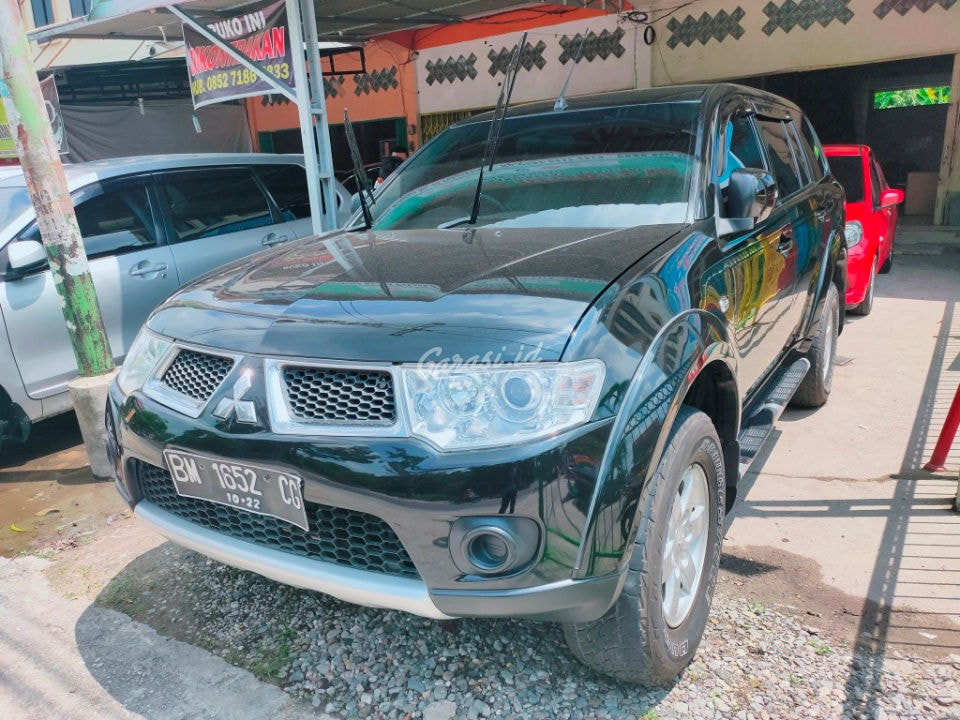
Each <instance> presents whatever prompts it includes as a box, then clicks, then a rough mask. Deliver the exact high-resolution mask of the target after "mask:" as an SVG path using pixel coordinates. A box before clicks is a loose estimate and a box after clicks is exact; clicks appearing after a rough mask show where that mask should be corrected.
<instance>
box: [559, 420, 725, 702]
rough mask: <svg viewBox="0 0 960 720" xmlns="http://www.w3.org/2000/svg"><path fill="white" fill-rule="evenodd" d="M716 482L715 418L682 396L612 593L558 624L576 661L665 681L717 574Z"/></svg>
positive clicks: (623, 675) (721, 484)
mask: <svg viewBox="0 0 960 720" xmlns="http://www.w3.org/2000/svg"><path fill="white" fill-rule="evenodd" d="M725 492H726V481H725V477H724V465H723V453H722V451H721V449H720V439H719V437H718V436H717V431H716V428H715V427H714V426H713V423H712V422H711V421H710V418H709V417H707V416H706V415H705V414H704V413H702V412H700V411H698V410H695V409H693V408H690V407H687V406H683V407H682V408H681V409H680V413H679V414H678V415H677V420H676V423H675V424H674V426H673V430H672V431H671V433H670V440H669V442H668V444H667V449H666V450H665V451H664V455H663V458H662V460H661V461H660V465H659V467H658V468H657V472H656V474H655V475H654V476H653V478H652V479H651V481H650V482H649V483H647V486H646V487H645V488H644V489H643V492H642V493H641V495H640V502H639V508H640V510H639V512H640V513H641V516H640V527H639V530H638V532H637V538H636V540H635V541H634V547H633V553H632V554H631V556H630V564H629V566H628V568H627V578H626V582H625V584H624V587H623V591H622V592H621V594H620V597H619V598H618V599H617V601H616V602H615V603H614V605H613V607H611V608H610V609H609V610H608V611H607V612H606V614H605V615H604V616H603V617H601V618H600V619H599V620H595V621H594V622H589V623H570V624H567V625H565V626H564V635H565V636H566V640H567V644H568V645H569V646H570V650H571V651H572V652H573V654H574V655H575V656H576V657H577V658H578V659H579V660H580V661H581V662H583V663H584V664H585V665H587V666H589V667H591V668H593V669H594V670H596V671H598V672H601V673H604V674H605V675H609V676H610V677H613V678H616V679H618V680H625V681H627V682H633V683H639V684H641V685H646V686H656V685H661V684H663V683H666V682H669V681H670V680H672V679H673V678H675V677H676V676H677V675H678V674H680V672H681V671H682V670H683V669H684V668H685V667H686V666H687V665H688V664H689V663H690V661H691V660H692V659H693V656H694V655H695V654H696V651H697V647H698V646H699V644H700V639H701V638H702V636H703V631H704V628H705V627H706V624H707V617H708V615H709V613H710V602H711V600H712V598H713V590H714V587H715V585H716V582H717V571H718V568H719V566H720V548H721V544H722V542H723V515H724V505H725V498H724V496H725ZM685 496H686V500H684V497H685ZM698 518H699V522H698V520H697V519H698ZM701 552H702V558H701ZM698 559H699V563H698ZM671 600H673V601H674V602H671Z"/></svg>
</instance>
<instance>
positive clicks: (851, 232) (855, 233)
mask: <svg viewBox="0 0 960 720" xmlns="http://www.w3.org/2000/svg"><path fill="white" fill-rule="evenodd" d="M843 236H844V237H845V238H846V240H847V247H848V248H852V247H853V246H854V245H859V244H860V241H861V240H863V225H861V224H860V221H859V220H851V221H849V222H848V223H847V224H846V225H844V226H843Z"/></svg>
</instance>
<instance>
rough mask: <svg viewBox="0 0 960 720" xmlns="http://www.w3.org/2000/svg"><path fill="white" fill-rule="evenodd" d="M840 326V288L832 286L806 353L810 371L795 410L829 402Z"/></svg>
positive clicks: (796, 401) (797, 396)
mask: <svg viewBox="0 0 960 720" xmlns="http://www.w3.org/2000/svg"><path fill="white" fill-rule="evenodd" d="M839 325H840V301H839V295H838V294H837V286H836V285H834V284H833V283H830V289H829V290H827V297H826V298H825V299H824V301H823V314H822V315H821V316H820V323H819V327H818V328H817V334H816V337H814V339H813V345H812V346H811V347H810V350H809V352H808V353H807V359H808V360H809V361H810V370H809V372H807V376H806V377H805V378H804V379H803V382H802V383H800V387H798V388H797V392H796V393H794V395H793V398H792V399H791V400H790V404H791V405H793V406H795V407H804V408H816V407H820V406H821V405H823V404H825V403H826V402H827V398H829V397H830V389H831V387H832V386H833V367H834V360H835V359H836V357H837V328H838V327H839Z"/></svg>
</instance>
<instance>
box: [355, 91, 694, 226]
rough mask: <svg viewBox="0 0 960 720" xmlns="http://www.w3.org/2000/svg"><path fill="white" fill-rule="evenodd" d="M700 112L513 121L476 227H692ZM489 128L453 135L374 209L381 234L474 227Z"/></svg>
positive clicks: (614, 111)
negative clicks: (690, 199) (692, 181)
mask: <svg viewBox="0 0 960 720" xmlns="http://www.w3.org/2000/svg"><path fill="white" fill-rule="evenodd" d="M699 109H700V106H699V103H696V102H682V103H651V104H646V105H631V106H621V107H610V108H600V109H589V110H567V111H562V112H553V113H547V114H542V115H528V116H523V117H516V118H508V119H507V120H506V122H505V123H504V126H503V138H502V141H501V144H500V147H499V149H498V152H497V156H496V161H495V165H494V167H493V170H492V171H487V172H486V174H485V175H484V182H483V194H482V195H481V199H480V215H479V218H478V220H477V225H485V226H497V227H525V228H527V227H591V228H624V227H634V226H637V225H658V224H666V223H677V222H684V221H685V220H686V218H687V199H688V195H689V189H690V177H691V174H692V172H693V167H694V159H693V153H694V142H695V139H696V125H697V116H698V112H699ZM489 132H490V123H489V122H476V123H471V124H468V125H463V126H460V127H455V128H451V129H449V130H447V131H445V132H444V133H442V134H440V135H439V136H438V137H437V138H435V139H434V140H433V141H432V142H431V143H430V144H428V145H427V146H425V147H424V148H423V150H422V151H421V152H419V153H418V154H417V155H415V156H414V157H413V158H411V159H410V160H408V161H407V162H406V163H405V164H404V165H402V166H401V167H400V169H399V170H398V171H397V172H396V173H395V175H394V177H393V178H392V179H391V180H390V181H389V182H388V183H387V184H386V185H384V186H383V189H382V191H381V192H380V193H379V194H378V195H377V198H376V204H375V205H374V206H373V207H372V208H371V212H372V215H373V228H374V229H377V230H388V229H413V228H438V227H453V226H456V225H461V224H464V225H465V224H466V223H467V222H468V220H469V217H470V211H471V208H472V206H473V198H474V194H475V192H476V188H477V178H478V174H479V171H480V162H481V158H482V157H483V150H484V145H485V144H486V142H487V136H488V134H489Z"/></svg>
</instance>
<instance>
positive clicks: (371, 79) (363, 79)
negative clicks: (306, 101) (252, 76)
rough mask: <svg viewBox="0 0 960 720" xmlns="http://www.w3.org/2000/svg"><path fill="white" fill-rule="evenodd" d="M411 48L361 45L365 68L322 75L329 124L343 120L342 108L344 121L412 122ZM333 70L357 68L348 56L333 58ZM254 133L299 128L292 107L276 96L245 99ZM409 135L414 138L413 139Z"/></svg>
mask: <svg viewBox="0 0 960 720" xmlns="http://www.w3.org/2000/svg"><path fill="white" fill-rule="evenodd" d="M411 54H412V50H411V49H410V48H409V47H405V46H404V45H401V44H398V43H397V42H396V41H395V40H380V41H377V42H371V43H368V44H367V46H366V48H365V55H366V69H367V72H366V73H365V74H362V75H351V74H346V73H344V74H336V75H332V76H328V77H325V78H324V90H325V95H326V102H327V118H328V121H329V122H330V124H333V125H337V124H341V123H343V111H344V110H345V109H346V110H348V111H349V112H350V120H351V121H353V122H363V121H366V120H378V119H384V118H405V119H406V123H405V124H407V125H410V124H413V125H416V122H417V96H416V82H415V80H414V76H413V73H414V70H413V64H412V62H411ZM336 67H337V68H338V69H352V68H359V60H358V58H357V57H356V56H355V55H353V54H351V55H347V56H340V57H338V58H336ZM247 112H248V116H249V118H250V127H251V129H252V131H253V132H254V135H255V136H256V134H258V133H261V132H274V131H277V130H286V129H290V128H296V127H299V118H298V116H297V109H296V107H295V106H294V105H293V104H291V103H289V102H287V101H285V100H283V99H278V98H277V97H276V96H270V97H269V98H251V99H249V100H248V101H247ZM414 139H415V137H414Z"/></svg>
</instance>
